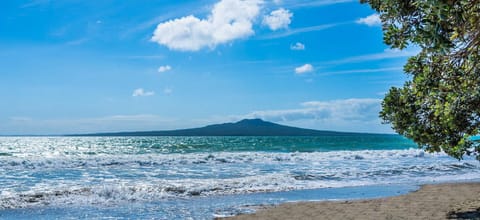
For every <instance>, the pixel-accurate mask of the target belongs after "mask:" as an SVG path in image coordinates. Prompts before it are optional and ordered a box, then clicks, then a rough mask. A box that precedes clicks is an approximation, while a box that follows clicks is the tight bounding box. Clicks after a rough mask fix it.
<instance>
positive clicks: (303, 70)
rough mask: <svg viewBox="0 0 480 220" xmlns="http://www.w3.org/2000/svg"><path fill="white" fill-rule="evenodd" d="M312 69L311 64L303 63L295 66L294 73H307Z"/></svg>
mask: <svg viewBox="0 0 480 220" xmlns="http://www.w3.org/2000/svg"><path fill="white" fill-rule="evenodd" d="M312 71H313V66H312V65H311V64H308V63H307V64H305V65H303V66H299V67H297V68H295V73H296V74H304V73H309V72H312Z"/></svg>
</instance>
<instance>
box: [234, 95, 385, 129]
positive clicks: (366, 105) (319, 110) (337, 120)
mask: <svg viewBox="0 0 480 220" xmlns="http://www.w3.org/2000/svg"><path fill="white" fill-rule="evenodd" d="M381 101H382V100H381V99H371V98H364V99H340V100H332V101H310V102H304V103H301V104H300V107H299V108H294V109H283V110H265V111H254V112H251V113H249V114H247V115H244V116H241V117H240V118H261V119H263V120H267V121H273V122H279V123H284V124H288V125H292V126H300V127H311V128H315V129H326V130H345V131H364V132H391V129H390V128H389V127H388V126H384V125H382V124H381V122H380V119H379V118H378V112H379V111H380V109H381Z"/></svg>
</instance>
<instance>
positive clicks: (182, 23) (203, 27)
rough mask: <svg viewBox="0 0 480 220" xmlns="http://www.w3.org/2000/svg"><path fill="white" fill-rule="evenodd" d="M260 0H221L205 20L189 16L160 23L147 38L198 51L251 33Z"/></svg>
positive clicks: (175, 48) (159, 42) (176, 48)
mask: <svg viewBox="0 0 480 220" xmlns="http://www.w3.org/2000/svg"><path fill="white" fill-rule="evenodd" d="M262 2H263V1H262V0H221V1H219V2H218V3H216V4H215V5H214V7H213V9H212V11H211V14H210V15H209V16H208V17H207V18H206V19H200V18H197V17H195V16H193V15H190V16H186V17H182V18H178V19H174V20H169V21H166V22H163V23H160V24H159V25H158V26H157V28H156V29H155V31H154V33H153V36H152V38H151V41H153V42H156V43H158V44H161V45H164V46H166V47H168V48H169V49H170V50H179V51H198V50H200V49H202V48H205V47H210V48H214V47H215V46H217V45H219V44H224V43H228V42H231V41H233V40H236V39H241V38H246V37H249V36H251V35H253V34H254V31H253V29H252V26H253V21H254V19H255V18H256V17H257V16H258V14H259V12H260V5H261V3H262Z"/></svg>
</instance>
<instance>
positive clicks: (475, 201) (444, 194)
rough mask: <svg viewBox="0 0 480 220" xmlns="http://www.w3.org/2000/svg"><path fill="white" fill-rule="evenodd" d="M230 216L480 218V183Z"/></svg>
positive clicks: (262, 217) (285, 205)
mask: <svg viewBox="0 0 480 220" xmlns="http://www.w3.org/2000/svg"><path fill="white" fill-rule="evenodd" d="M230 219H480V183H479V182H476V183H449V184H438V185H424V186H422V187H421V188H420V189H419V190H417V191H415V192H412V193H409V194H406V195H402V196H396V197H389V198H381V199H371V200H355V201H334V202H331V201H330V202H301V203H287V204H282V205H279V206H275V207H271V208H264V209H260V210H258V212H257V213H255V214H249V215H239V216H235V217H232V218H230Z"/></svg>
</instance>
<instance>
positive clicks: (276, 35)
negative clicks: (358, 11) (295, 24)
mask: <svg viewBox="0 0 480 220" xmlns="http://www.w3.org/2000/svg"><path fill="white" fill-rule="evenodd" d="M349 23H350V22H349ZM343 24H348V23H346V22H345V23H332V24H322V25H316V26H310V27H303V28H297V29H288V30H287V31H285V32H280V33H274V34H270V35H266V36H263V37H261V38H260V39H267V40H270V39H276V38H282V37H288V36H291V35H295V34H301V33H307V32H313V31H321V30H325V29H329V28H333V27H336V26H339V25H343Z"/></svg>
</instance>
